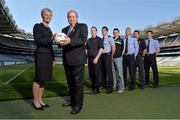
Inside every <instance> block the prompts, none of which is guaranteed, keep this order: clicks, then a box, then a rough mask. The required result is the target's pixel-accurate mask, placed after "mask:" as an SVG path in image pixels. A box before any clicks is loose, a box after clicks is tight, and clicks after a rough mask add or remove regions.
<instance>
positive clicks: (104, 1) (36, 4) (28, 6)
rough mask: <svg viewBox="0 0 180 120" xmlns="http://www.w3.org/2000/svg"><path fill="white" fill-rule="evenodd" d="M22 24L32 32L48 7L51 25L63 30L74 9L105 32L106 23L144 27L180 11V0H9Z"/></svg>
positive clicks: (109, 24) (166, 19) (53, 29)
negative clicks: (51, 15) (50, 12)
mask: <svg viewBox="0 0 180 120" xmlns="http://www.w3.org/2000/svg"><path fill="white" fill-rule="evenodd" d="M6 5H7V6H8V7H9V9H10V12H11V13H12V14H13V17H14V19H15V20H16V23H17V25H18V27H19V28H22V29H24V30H25V31H26V32H32V28H33V25H34V24H35V23H38V22H41V21H42V20H41V16H40V12H41V10H42V9H43V8H44V7H48V8H50V9H51V10H52V11H53V19H52V21H51V23H50V27H51V29H52V31H53V32H59V31H61V29H62V28H63V27H65V26H67V25H68V22H67V16H66V14H67V12H68V11H69V10H71V9H73V10H76V11H77V12H78V14H79V22H83V23H86V24H87V25H88V27H89V30H90V27H91V26H96V27H97V28H98V35H99V36H102V35H101V28H102V26H104V25H105V26H107V27H108V28H109V34H112V29H113V28H114V27H118V28H119V29H120V31H121V34H122V35H124V29H125V28H126V27H131V28H132V30H135V29H137V28H141V29H144V27H145V26H147V25H152V24H153V25H156V24H158V23H159V22H161V21H169V20H172V18H174V17H176V16H179V15H180V0H6Z"/></svg>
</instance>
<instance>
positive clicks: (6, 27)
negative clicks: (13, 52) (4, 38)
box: [0, 0, 18, 34]
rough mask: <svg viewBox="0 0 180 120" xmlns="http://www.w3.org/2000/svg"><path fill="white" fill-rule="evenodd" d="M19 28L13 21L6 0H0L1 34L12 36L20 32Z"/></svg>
mask: <svg viewBox="0 0 180 120" xmlns="http://www.w3.org/2000/svg"><path fill="white" fill-rule="evenodd" d="M17 28H18V26H17V25H16V22H15V20H14V19H13V16H12V14H11V13H10V11H9V8H8V7H7V6H6V3H5V0H0V34H11V33H17V32H18V29H17Z"/></svg>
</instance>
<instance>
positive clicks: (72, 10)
mask: <svg viewBox="0 0 180 120" xmlns="http://www.w3.org/2000/svg"><path fill="white" fill-rule="evenodd" d="M71 12H73V13H75V14H76V17H77V18H78V13H77V12H76V11H75V10H70V11H69V12H68V13H67V18H68V17H69V14H70V13H71Z"/></svg>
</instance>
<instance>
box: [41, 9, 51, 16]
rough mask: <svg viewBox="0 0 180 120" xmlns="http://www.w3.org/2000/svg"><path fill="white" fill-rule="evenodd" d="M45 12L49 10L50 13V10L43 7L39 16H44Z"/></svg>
mask: <svg viewBox="0 0 180 120" xmlns="http://www.w3.org/2000/svg"><path fill="white" fill-rule="evenodd" d="M45 12H50V13H51V14H52V10H51V9H49V8H44V9H42V10H41V17H42V18H43V16H44V14H45Z"/></svg>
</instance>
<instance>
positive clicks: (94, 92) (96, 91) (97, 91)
mask: <svg viewBox="0 0 180 120" xmlns="http://www.w3.org/2000/svg"><path fill="white" fill-rule="evenodd" d="M98 93H100V92H99V90H93V91H92V92H91V93H90V94H91V95H95V94H98Z"/></svg>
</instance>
